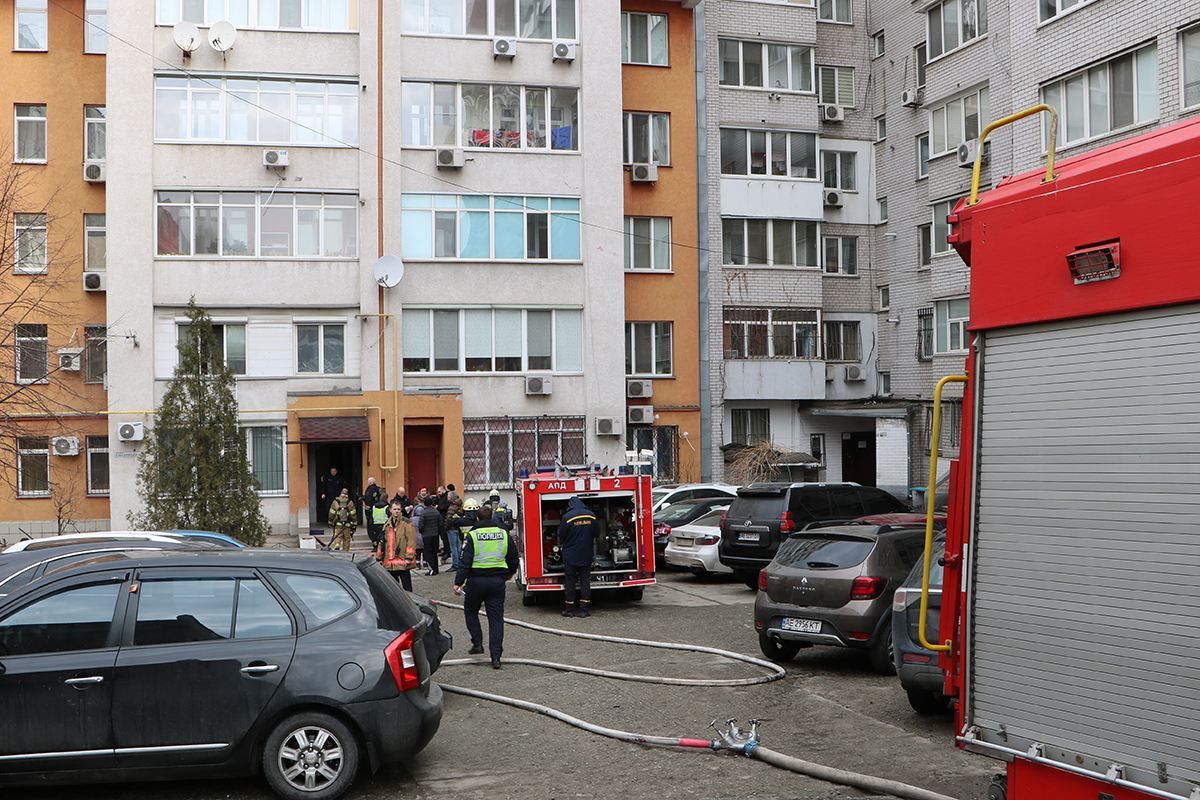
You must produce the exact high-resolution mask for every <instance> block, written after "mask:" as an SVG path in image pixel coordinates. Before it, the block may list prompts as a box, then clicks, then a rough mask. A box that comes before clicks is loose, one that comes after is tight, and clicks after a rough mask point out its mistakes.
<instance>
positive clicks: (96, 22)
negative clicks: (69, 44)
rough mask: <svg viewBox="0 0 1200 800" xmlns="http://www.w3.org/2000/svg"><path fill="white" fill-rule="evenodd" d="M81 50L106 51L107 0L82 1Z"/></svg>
mask: <svg viewBox="0 0 1200 800" xmlns="http://www.w3.org/2000/svg"><path fill="white" fill-rule="evenodd" d="M83 52H85V53H101V54H103V53H107V52H108V0H87V2H86V3H84V7H83Z"/></svg>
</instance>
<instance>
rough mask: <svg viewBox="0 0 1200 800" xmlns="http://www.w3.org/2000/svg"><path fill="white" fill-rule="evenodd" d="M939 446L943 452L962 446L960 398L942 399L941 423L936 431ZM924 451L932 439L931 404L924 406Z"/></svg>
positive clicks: (927, 448)
mask: <svg viewBox="0 0 1200 800" xmlns="http://www.w3.org/2000/svg"><path fill="white" fill-rule="evenodd" d="M938 434H939V435H938V439H940V440H941V441H940V442H939V445H938V446H939V448H940V450H941V452H942V453H943V454H946V453H947V451H950V452H953V451H956V450H958V449H959V447H961V446H962V400H943V401H942V425H941V430H940V431H939V432H938ZM924 438H925V452H926V453H928V452H929V445H930V443H931V442H932V440H933V404H932V403H930V404H929V405H927V406H925V436H924Z"/></svg>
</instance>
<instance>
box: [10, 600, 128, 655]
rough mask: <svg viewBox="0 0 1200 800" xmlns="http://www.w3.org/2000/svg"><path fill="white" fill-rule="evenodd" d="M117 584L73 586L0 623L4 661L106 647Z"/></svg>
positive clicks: (115, 606)
mask: <svg viewBox="0 0 1200 800" xmlns="http://www.w3.org/2000/svg"><path fill="white" fill-rule="evenodd" d="M120 590H121V584H120V583H117V582H115V581H114V582H112V583H104V584H96V585H92V586H76V587H73V588H70V589H64V590H62V591H61V592H55V593H54V594H52V595H49V596H48V597H43V598H40V599H38V600H34V601H33V602H32V603H30V604H29V605H27V606H25V607H23V608H20V609H18V610H16V611H14V612H13V613H11V614H9V615H8V616H7V617H5V618H4V619H3V620H0V652H3V653H4V655H5V658H10V657H14V656H28V655H37V654H45V653H69V652H72V651H79V650H101V649H103V648H105V647H107V646H108V635H109V632H110V630H111V628H112V619H113V615H114V613H115V612H116V610H117V597H118V596H119V594H120Z"/></svg>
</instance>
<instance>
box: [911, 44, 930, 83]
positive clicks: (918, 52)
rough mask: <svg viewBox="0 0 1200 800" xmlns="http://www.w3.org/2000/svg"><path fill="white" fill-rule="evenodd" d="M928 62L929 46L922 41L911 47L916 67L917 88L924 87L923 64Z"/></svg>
mask: <svg viewBox="0 0 1200 800" xmlns="http://www.w3.org/2000/svg"><path fill="white" fill-rule="evenodd" d="M928 63H929V48H928V47H927V46H926V45H925V43H924V42H922V43H921V44H919V45H917V46H916V47H914V48H913V64H915V65H916V68H917V88H918V89H922V88H924V87H925V65H926V64H928Z"/></svg>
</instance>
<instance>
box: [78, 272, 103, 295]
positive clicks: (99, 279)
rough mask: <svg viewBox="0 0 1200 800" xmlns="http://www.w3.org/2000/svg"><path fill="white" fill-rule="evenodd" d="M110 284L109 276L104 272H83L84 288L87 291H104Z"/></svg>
mask: <svg viewBox="0 0 1200 800" xmlns="http://www.w3.org/2000/svg"><path fill="white" fill-rule="evenodd" d="M107 285H108V276H107V275H105V274H104V273H103V272H85V273H83V290H84V291H85V292H103V291H104V287H106V286H107Z"/></svg>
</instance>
